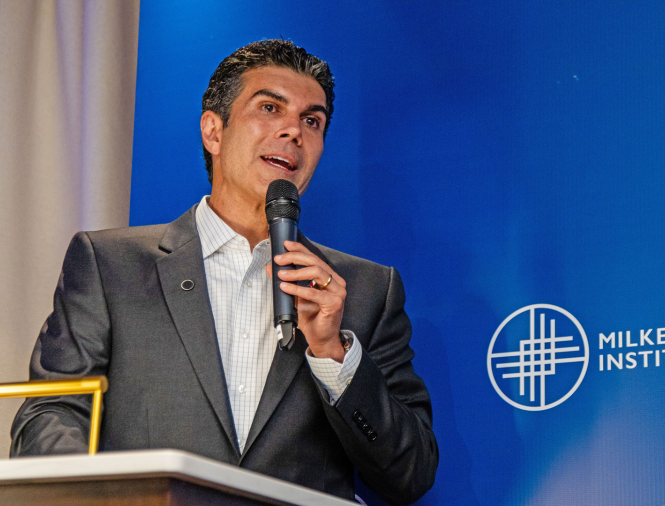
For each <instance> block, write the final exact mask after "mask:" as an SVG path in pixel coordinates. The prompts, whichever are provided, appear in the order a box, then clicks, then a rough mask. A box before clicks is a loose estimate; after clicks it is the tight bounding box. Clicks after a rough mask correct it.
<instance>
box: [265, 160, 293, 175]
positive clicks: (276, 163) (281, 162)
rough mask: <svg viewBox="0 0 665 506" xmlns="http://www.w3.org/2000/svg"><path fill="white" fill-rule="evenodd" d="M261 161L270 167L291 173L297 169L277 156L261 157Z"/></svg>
mask: <svg viewBox="0 0 665 506" xmlns="http://www.w3.org/2000/svg"><path fill="white" fill-rule="evenodd" d="M261 159H262V160H263V161H264V162H267V163H269V164H270V165H273V166H275V167H279V168H280V169H286V170H290V171H291V172H293V171H294V170H296V169H297V167H296V166H295V165H291V163H290V162H289V161H288V160H286V159H285V158H281V157H279V156H262V157H261Z"/></svg>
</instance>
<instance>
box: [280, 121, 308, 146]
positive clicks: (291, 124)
mask: <svg viewBox="0 0 665 506" xmlns="http://www.w3.org/2000/svg"><path fill="white" fill-rule="evenodd" d="M276 137H278V138H280V139H284V138H286V139H291V140H293V142H295V144H296V146H298V147H300V146H301V145H302V129H301V125H300V118H285V119H284V123H283V124H282V125H280V128H279V130H277V132H276Z"/></svg>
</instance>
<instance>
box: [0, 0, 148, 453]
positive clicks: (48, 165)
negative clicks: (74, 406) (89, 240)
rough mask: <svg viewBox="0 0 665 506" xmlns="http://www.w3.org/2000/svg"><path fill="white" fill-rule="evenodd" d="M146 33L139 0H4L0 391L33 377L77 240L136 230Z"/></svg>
mask: <svg viewBox="0 0 665 506" xmlns="http://www.w3.org/2000/svg"><path fill="white" fill-rule="evenodd" d="M138 25H139V0H87V1H86V0H59V1H56V0H0V241H1V242H0V282H1V283H2V286H1V287H0V382H14V381H26V380H27V379H28V361H29V356H30V352H31V351H32V347H33V346H34V342H35V339H36V337H37V334H38V332H39V329H40V328H41V326H42V324H43V323H44V320H45V319H46V317H47V316H48V314H49V313H50V312H51V310H52V307H53V304H52V297H53V291H54V288H55V285H56V282H57V279H58V274H59V272H60V267H61V265H62V260H63V257H64V253H65V250H66V248H67V244H68V243H69V240H70V239H71V236H72V235H73V234H74V233H75V232H76V231H78V230H97V229H102V228H111V227H121V226H127V224H128V220H129V195H130V180H131V161H132V138H133V125H134V92H135V84H136V55H137V48H138ZM20 402H21V401H20V400H7V399H0V458H6V457H7V455H8V451H9V427H10V425H11V421H12V419H13V417H14V414H15V413H16V410H17V409H18V406H19V405H20Z"/></svg>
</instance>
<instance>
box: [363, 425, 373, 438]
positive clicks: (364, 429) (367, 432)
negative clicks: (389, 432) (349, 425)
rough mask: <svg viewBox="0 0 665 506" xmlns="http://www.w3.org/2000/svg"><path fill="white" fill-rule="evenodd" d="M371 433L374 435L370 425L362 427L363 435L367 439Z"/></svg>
mask: <svg viewBox="0 0 665 506" xmlns="http://www.w3.org/2000/svg"><path fill="white" fill-rule="evenodd" d="M372 433H374V431H373V430H372V426H371V425H367V426H365V427H363V434H365V435H366V436H367V437H369V435H370V434H372Z"/></svg>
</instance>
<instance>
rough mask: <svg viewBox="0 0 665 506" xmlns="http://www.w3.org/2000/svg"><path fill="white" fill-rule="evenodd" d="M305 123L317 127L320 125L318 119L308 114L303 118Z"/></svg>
mask: <svg viewBox="0 0 665 506" xmlns="http://www.w3.org/2000/svg"><path fill="white" fill-rule="evenodd" d="M305 123H307V124H308V125H309V126H311V127H314V128H318V127H319V125H320V122H319V119H318V118H315V117H313V116H308V117H306V118H305Z"/></svg>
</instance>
